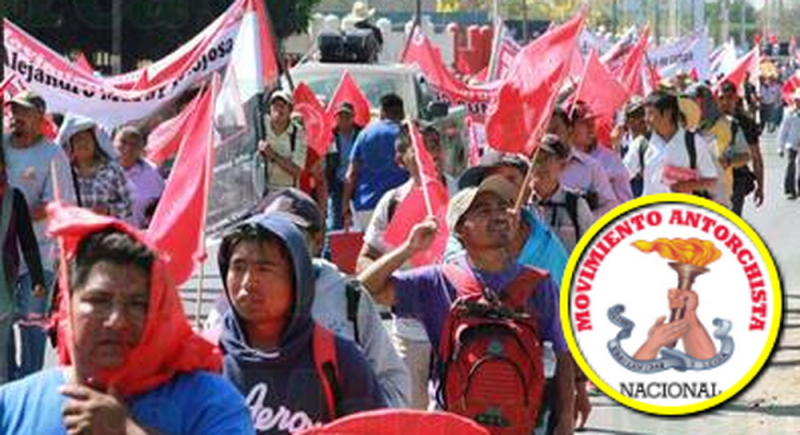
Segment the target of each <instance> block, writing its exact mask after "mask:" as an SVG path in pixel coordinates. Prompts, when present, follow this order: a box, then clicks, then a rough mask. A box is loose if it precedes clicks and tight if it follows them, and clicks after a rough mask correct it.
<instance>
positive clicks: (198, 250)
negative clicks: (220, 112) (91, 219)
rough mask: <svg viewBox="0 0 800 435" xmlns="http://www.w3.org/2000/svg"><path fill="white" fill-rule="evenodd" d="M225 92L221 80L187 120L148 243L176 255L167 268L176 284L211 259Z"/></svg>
mask: <svg viewBox="0 0 800 435" xmlns="http://www.w3.org/2000/svg"><path fill="white" fill-rule="evenodd" d="M218 88H219V75H215V76H214V79H213V80H212V83H211V85H210V86H209V87H207V88H206V89H205V90H204V91H203V94H202V96H201V97H200V98H199V100H198V102H197V106H196V108H195V110H193V111H192V112H190V113H191V115H190V119H188V120H187V121H186V124H185V127H186V128H185V129H184V130H183V131H182V134H181V138H182V140H181V143H180V149H179V151H178V157H177V159H176V160H175V167H174V168H173V170H172V174H170V177H169V179H168V180H167V185H166V187H165V188H164V194H163V195H162V197H161V200H160V201H159V203H158V204H159V205H158V207H157V208H156V211H155V215H154V216H153V220H152V221H151V223H150V229H149V230H148V232H147V238H148V240H150V241H152V242H153V244H154V245H155V246H158V247H159V248H160V249H161V250H162V251H163V252H168V253H169V254H170V257H171V258H170V259H169V262H168V264H167V267H168V270H169V272H170V273H171V274H172V276H173V277H174V278H175V283H176V284H181V283H183V282H185V281H186V280H188V279H189V278H190V277H191V276H192V271H193V270H194V267H195V264H196V263H197V262H199V261H202V260H203V258H204V257H205V243H203V239H204V233H205V223H206V205H207V202H208V192H209V188H210V185H211V173H212V172H213V170H214V142H215V140H214V135H215V133H214V127H213V115H214V99H215V97H216V93H217V90H218Z"/></svg>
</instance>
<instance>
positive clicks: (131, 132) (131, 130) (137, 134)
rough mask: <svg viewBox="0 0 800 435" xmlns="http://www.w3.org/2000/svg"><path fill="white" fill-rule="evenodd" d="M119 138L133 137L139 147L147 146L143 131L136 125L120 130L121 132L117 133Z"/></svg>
mask: <svg viewBox="0 0 800 435" xmlns="http://www.w3.org/2000/svg"><path fill="white" fill-rule="evenodd" d="M117 136H119V137H132V138H134V139H136V141H137V142H138V143H139V145H141V146H144V144H145V139H144V134H143V133H142V130H141V129H139V127H136V126H134V125H126V126H124V127H122V128H120V129H119V131H117Z"/></svg>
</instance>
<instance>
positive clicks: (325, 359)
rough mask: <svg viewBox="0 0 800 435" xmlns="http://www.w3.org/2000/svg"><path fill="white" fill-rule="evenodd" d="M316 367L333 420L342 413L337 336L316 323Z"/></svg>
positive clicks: (314, 342)
mask: <svg viewBox="0 0 800 435" xmlns="http://www.w3.org/2000/svg"><path fill="white" fill-rule="evenodd" d="M312 341H313V352H314V367H315V369H316V371H317V375H318V376H319V380H320V384H322V392H323V394H324V395H325V401H326V403H327V405H328V412H330V419H331V421H333V420H335V419H336V418H337V417H340V416H341V415H342V413H341V409H340V405H341V403H342V388H341V384H340V383H339V364H338V359H337V358H336V337H335V336H334V335H333V333H332V332H331V331H328V330H327V329H325V328H323V327H322V326H320V325H319V324H317V323H314V332H313V333H312Z"/></svg>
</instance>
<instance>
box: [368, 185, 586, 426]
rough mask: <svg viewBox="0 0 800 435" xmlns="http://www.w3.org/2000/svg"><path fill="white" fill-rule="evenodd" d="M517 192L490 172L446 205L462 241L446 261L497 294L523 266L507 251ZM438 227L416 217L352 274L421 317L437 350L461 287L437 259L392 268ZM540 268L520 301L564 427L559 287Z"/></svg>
mask: <svg viewBox="0 0 800 435" xmlns="http://www.w3.org/2000/svg"><path fill="white" fill-rule="evenodd" d="M516 192H517V188H516V187H515V186H514V185H513V184H511V183H510V182H509V181H507V180H506V179H505V178H504V177H502V176H499V175H494V176H490V177H488V178H486V179H485V180H483V181H482V182H481V183H480V185H479V186H475V187H468V188H466V189H463V190H462V191H461V192H459V194H458V195H456V196H455V197H453V198H452V199H451V200H450V206H449V208H448V212H447V225H448V227H449V230H450V232H451V233H452V234H456V236H457V237H458V238H459V240H460V241H461V243H462V244H463V246H464V248H465V249H466V255H465V256H464V257H462V258H459V259H457V260H455V262H454V263H453V264H455V265H456V266H457V267H458V268H459V269H460V270H462V271H463V272H464V273H465V274H472V276H474V277H475V279H477V281H478V282H480V283H483V285H484V286H485V287H486V288H487V289H490V290H491V291H493V292H494V293H495V294H497V295H500V296H501V297H502V295H503V294H505V292H506V290H507V288H508V286H509V285H510V284H511V283H513V282H515V281H516V280H517V279H518V278H519V277H520V276H521V275H522V274H524V273H528V269H526V268H525V267H524V266H521V265H519V264H517V262H516V258H515V256H514V255H513V254H512V253H511V252H509V247H510V246H511V245H512V243H511V242H512V238H513V237H514V236H515V234H516V232H515V231H512V228H513V225H514V217H513V214H512V213H511V210H510V209H511V208H512V207H513V204H514V200H515V199H516V198H515V197H516ZM437 230H438V228H437V225H436V222H435V221H433V220H427V221H425V222H423V223H420V224H417V225H416V226H414V228H413V229H412V230H411V233H410V234H409V236H408V239H406V241H405V243H403V244H402V245H400V246H399V247H398V248H397V249H395V250H394V251H392V252H390V253H389V254H387V255H385V256H383V257H381V258H380V259H379V260H378V261H376V262H375V263H373V264H372V265H371V266H370V267H368V268H367V269H366V270H365V271H364V272H362V273H361V274H360V275H359V279H360V280H361V281H362V282H363V283H364V285H365V287H367V289H368V290H369V291H370V293H372V295H373V297H374V298H375V301H376V302H378V303H380V304H383V305H386V306H391V307H393V312H394V313H395V314H396V315H397V316H401V317H402V316H405V317H413V318H417V319H420V320H421V321H422V322H423V323H424V325H425V329H426V331H427V332H428V336H429V338H430V340H431V343H432V345H433V349H435V350H437V351H438V350H440V342H441V341H442V340H445V339H447V338H448V337H443V336H442V335H443V333H444V330H443V327H444V322H445V319H446V317H447V316H448V313H449V310H450V306H451V303H452V302H453V301H454V300H455V299H456V296H457V295H458V294H461V293H462V292H463V291H465V290H466V289H462V288H457V287H456V286H457V284H456V283H454V282H453V281H451V280H450V278H449V274H447V273H446V272H445V268H444V267H443V266H431V267H423V268H417V269H411V270H407V271H402V272H396V271H397V270H398V269H399V268H400V267H401V266H402V265H403V264H405V263H406V262H407V261H408V260H409V259H410V258H411V257H413V256H414V255H415V254H417V253H419V252H423V251H425V250H426V249H428V247H429V246H430V245H431V243H432V242H433V239H434V236H435V233H436V232H437ZM540 273H543V276H542V277H541V279H540V280H538V281H537V282H536V283H535V284H533V285H534V288H535V289H534V292H533V295H534V296H533V297H530V298H528V299H527V300H526V304H525V309H526V311H527V312H529V313H531V314H534V317H535V318H536V319H537V322H538V330H539V335H540V339H541V340H544V341H550V342H552V343H553V347H554V350H555V352H556V354H557V359H558V365H557V369H556V378H555V393H556V397H557V398H558V399H557V400H558V405H557V408H558V411H557V413H556V416H555V418H556V422H555V423H556V430H555V433H557V434H567V433H572V431H573V422H574V417H575V415H574V398H575V395H574V393H575V388H574V378H573V373H574V371H573V368H574V364H573V362H572V359H571V356H570V354H569V350H568V348H567V346H566V342H565V340H564V336H563V332H562V328H561V322H560V319H559V315H558V313H559V311H558V299H559V298H558V288H557V287H556V285H555V284H554V282H553V280H552V279H551V278H550V277H549V276H548V275H547V274H546V272H540ZM436 358H437V359H438V360H439V361H442V358H443V356H442V355H438V352H437V355H436ZM434 367H440V365H434ZM436 375H437V373H434V374H433V376H436ZM439 375H441V374H439ZM438 399H440V398H439V397H437V400H438ZM440 405H442V404H441V403H440Z"/></svg>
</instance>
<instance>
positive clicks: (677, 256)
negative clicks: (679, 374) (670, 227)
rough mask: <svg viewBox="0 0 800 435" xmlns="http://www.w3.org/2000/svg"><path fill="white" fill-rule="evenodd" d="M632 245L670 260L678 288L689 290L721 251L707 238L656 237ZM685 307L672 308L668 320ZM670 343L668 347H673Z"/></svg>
mask: <svg viewBox="0 0 800 435" xmlns="http://www.w3.org/2000/svg"><path fill="white" fill-rule="evenodd" d="M633 246H634V247H636V248H637V249H639V250H640V251H642V252H644V253H650V252H658V255H660V256H661V257H663V258H665V259H667V260H672V262H670V263H669V266H670V267H671V268H673V269H675V271H676V272H678V289H680V290H691V288H692V284H694V280H695V279H696V278H697V277H698V276H699V275H702V274H704V273H706V272H708V269H707V268H706V266H708V265H709V264H711V263H713V262H715V261H717V260H719V258H720V257H721V256H722V252H720V250H719V249H717V247H716V246H714V244H713V243H712V242H710V241H708V240H700V239H696V238H691V239H688V240H684V239H672V240H669V239H657V240H656V241H655V242H646V241H644V240H640V241H638V242H634V243H633ZM685 309H686V308H685V307H681V308H673V309H672V314H671V315H670V319H669V321H670V322H674V321H676V320H680V319H682V318H683V315H684V312H685ZM676 344H677V342H676V343H672V344H671V345H670V346H669V347H671V348H672V347H675V345H676Z"/></svg>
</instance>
